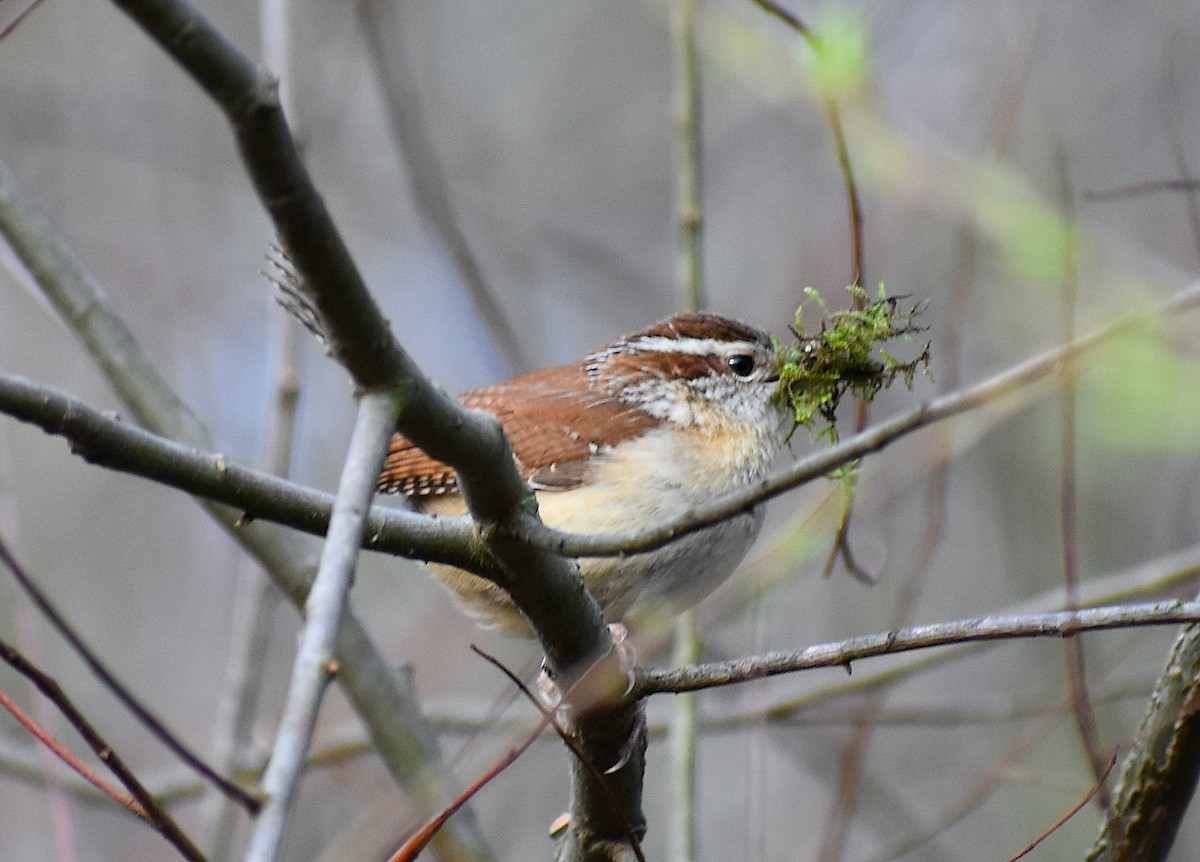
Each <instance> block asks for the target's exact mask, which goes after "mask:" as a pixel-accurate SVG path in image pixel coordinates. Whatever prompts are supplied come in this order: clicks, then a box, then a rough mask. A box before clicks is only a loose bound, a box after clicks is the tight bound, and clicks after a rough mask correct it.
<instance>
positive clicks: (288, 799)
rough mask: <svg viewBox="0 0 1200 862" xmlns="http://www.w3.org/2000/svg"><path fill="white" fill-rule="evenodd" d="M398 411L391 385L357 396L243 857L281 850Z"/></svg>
mask: <svg viewBox="0 0 1200 862" xmlns="http://www.w3.org/2000/svg"><path fill="white" fill-rule="evenodd" d="M397 412H398V407H397V404H396V402H395V400H394V399H393V398H392V396H391V395H390V393H380V394H371V393H368V394H366V395H364V396H363V397H362V400H361V401H360V403H359V410H358V419H357V421H356V423H355V427H354V433H353V435H352V436H351V439H350V447H349V450H348V451H347V454H346V463H345V465H344V467H343V470H342V478H341V482H340V484H339V486H338V493H337V499H336V500H335V502H334V510H333V516H332V518H331V519H330V523H329V535H328V537H327V538H326V539H325V546H324V549H323V551H322V553H321V563H320V566H319V567H318V569H317V576H316V579H315V580H314V581H313V585H312V588H311V589H310V590H309V593H308V598H307V599H306V600H305V603H304V616H305V624H304V632H303V634H302V636H301V640H300V648H299V650H298V651H297V653H296V658H295V663H294V665H293V667H292V680H291V684H290V685H289V687H288V695H287V701H286V704H285V706H284V711H283V716H282V718H281V719H280V722H279V729H278V730H277V732H276V736H275V746H274V749H273V750H272V752H271V759H270V761H269V763H268V765H267V771H266V773H265V774H264V775H263V781H262V786H263V790H264V792H265V793H266V794H267V797H268V799H267V804H266V805H265V806H264V807H263V810H262V811H261V812H260V813H259V816H258V819H257V820H256V821H255V824H254V833H253V835H252V836H251V839H250V846H249V849H248V850H247V853H246V860H247V862H273V860H275V859H277V858H279V854H280V849H281V847H282V843H283V833H284V828H285V825H286V822H287V816H288V813H289V811H290V809H291V805H292V799H293V798H294V796H295V792H296V787H297V785H298V783H299V779H300V773H301V770H302V769H303V767H304V761H305V757H306V756H307V754H308V746H309V744H310V741H311V739H312V733H313V729H314V728H315V727H316V722H317V711H318V709H319V708H320V705H321V699H322V697H323V695H324V693H325V689H326V687H327V685H328V683H329V681H330V680H331V679H332V678H333V676H334V675H335V674H336V673H337V662H336V660H335V659H334V651H335V643H336V641H337V636H338V627H339V625H340V623H341V620H342V616H343V613H344V612H345V607H346V596H347V594H348V593H349V591H350V583H351V577H352V575H353V574H354V568H355V563H356V562H357V559H358V551H359V546H360V545H361V543H362V535H363V530H364V528H365V524H366V517H365V515H366V510H367V509H368V507H369V505H370V501H371V496H372V495H373V494H374V493H375V480H376V477H378V476H379V469H380V467H381V465H382V464H383V458H384V456H385V455H386V454H387V447H388V441H389V440H390V439H391V436H392V429H393V428H395V427H396V414H397Z"/></svg>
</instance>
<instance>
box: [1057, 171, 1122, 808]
mask: <svg viewBox="0 0 1200 862" xmlns="http://www.w3.org/2000/svg"><path fill="white" fill-rule="evenodd" d="M1058 169H1059V179H1060V189H1059V197H1060V204H1061V207H1062V212H1063V220H1064V222H1065V223H1066V224H1067V226H1068V228H1069V230H1068V231H1067V239H1066V242H1065V244H1064V248H1063V277H1062V288H1063V290H1062V293H1063V296H1062V315H1063V328H1062V336H1063V340H1064V341H1067V342H1068V343H1069V342H1072V341H1074V340H1075V317H1076V314H1077V312H1078V293H1079V272H1078V261H1077V260H1076V254H1077V247H1076V242H1075V237H1074V233H1073V230H1074V227H1075V205H1074V195H1073V193H1072V191H1071V183H1070V176H1069V174H1068V172H1067V162H1066V154H1065V153H1061V152H1060V154H1059V159H1058ZM1075 378H1076V374H1075V369H1074V364H1073V363H1072V362H1071V360H1067V361H1066V363H1065V364H1064V368H1063V403H1062V426H1061V437H1060V440H1061V447H1062V448H1061V457H1062V468H1061V471H1060V475H1059V496H1060V500H1061V506H1060V509H1061V511H1060V513H1059V514H1060V522H1059V528H1060V534H1061V545H1062V574H1063V587H1064V589H1065V592H1066V596H1067V601H1066V605H1065V607H1066V609H1067V610H1076V609H1077V608H1078V607H1079V563H1078V554H1077V551H1078V545H1079V535H1078V532H1079V530H1078V524H1077V522H1078V508H1079V499H1078V496H1079V495H1078V488H1077V485H1078V479H1077V476H1076V470H1075V461H1076V457H1077V453H1076V429H1075V424H1076V410H1077V408H1076V403H1077V388H1076V385H1075ZM1063 647H1064V649H1065V656H1066V662H1067V680H1068V682H1069V684H1070V689H1071V708H1072V710H1071V711H1072V713H1073V714H1074V716H1075V725H1076V727H1078V729H1079V738H1080V741H1081V742H1082V743H1083V750H1084V754H1085V755H1086V757H1087V760H1088V764H1089V766H1090V767H1091V770H1092V777H1093V778H1094V779H1095V780H1096V790H1095V791H1094V795H1095V797H1096V801H1097V803H1098V804H1099V805H1100V810H1101V816H1103V817H1104V818H1105V819H1108V818H1109V812H1110V809H1111V807H1112V800H1111V799H1110V797H1109V794H1108V788H1107V787H1106V786H1105V785H1104V780H1105V777H1106V776H1107V775H1108V772H1109V770H1110V769H1111V768H1112V764H1111V763H1109V764H1108V766H1107V767H1106V766H1105V763H1106V762H1107V761H1109V760H1110V758H1109V757H1108V756H1107V755H1106V754H1105V752H1104V751H1102V750H1101V746H1100V731H1099V728H1098V727H1097V724H1096V712H1095V710H1094V709H1093V708H1092V703H1091V699H1090V696H1089V694H1088V683H1087V662H1086V660H1085V656H1084V652H1083V638H1071V639H1070V640H1068V641H1066V642H1065V643H1064V644H1063ZM1114 827H1115V824H1114Z"/></svg>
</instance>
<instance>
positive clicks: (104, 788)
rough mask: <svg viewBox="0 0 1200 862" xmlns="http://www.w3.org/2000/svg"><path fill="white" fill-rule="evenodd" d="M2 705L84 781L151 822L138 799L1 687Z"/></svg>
mask: <svg viewBox="0 0 1200 862" xmlns="http://www.w3.org/2000/svg"><path fill="white" fill-rule="evenodd" d="M0 705H3V707H4V708H5V709H7V710H8V711H9V713H10V714H11V715H12V717H13V718H15V719H16V720H17V721H18V722H20V724H21V726H22V727H24V728H25V729H26V730H28V731H29V732H30V733H31V734H33V736H34V738H36V739H37V741H38V742H40V743H41V744H42V747H43V748H44V749H47V750H49V751H51V752H53V753H54V755H55V756H56V757H58V759H59V760H61V761H62V762H63V763H65V764H66V765H67V766H69V767H70V768H71V769H73V770H74V771H75V772H76V773H78V774H79V776H80V777H81V778H82V779H83V780H84V781H86V782H87V783H88V784H90V785H91V786H92V787H94V788H96V789H97V790H99V791H100V792H101V793H103V794H104V795H105V796H106V797H108V798H109V799H111V800H112V801H113V802H116V803H117V804H118V805H120V806H121V807H122V808H126V809H128V810H130V811H132V812H133V813H134V814H136V815H137V816H138V817H140V818H141V819H143V820H145V821H146V822H147V823H149V822H150V818H149V817H147V816H146V810H145V809H144V808H142V806H141V804H139V803H138V801H137V800H136V799H134V798H133V797H132V796H130V795H129V794H128V793H125V792H123V791H120V790H118V789H117V788H115V787H113V786H112V785H111V784H109V783H108V782H107V781H105V780H104V779H103V778H101V777H100V776H99V775H97V774H96V773H95V772H93V771H92V769H91V768H90V767H88V765H87V764H86V763H84V762H83V761H81V760H80V759H79V758H78V757H76V756H75V755H74V754H72V753H71V751H70V750H69V749H68V748H67V747H66V746H65V745H63V744H62V743H61V742H59V741H58V740H57V739H55V738H54V737H53V736H51V735H50V733H49V731H47V730H46V729H45V728H43V727H41V726H40V725H39V724H38V723H37V722H36V721H34V720H33V718H32V717H31V716H29V715H27V714H26V713H25V711H24V710H23V709H21V707H19V706H17V704H16V703H14V702H13V700H12V698H10V697H9V696H8V695H7V694H6V693H5V692H4V690H3V689H0Z"/></svg>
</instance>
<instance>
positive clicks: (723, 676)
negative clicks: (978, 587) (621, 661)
mask: <svg viewBox="0 0 1200 862" xmlns="http://www.w3.org/2000/svg"><path fill="white" fill-rule="evenodd" d="M1190 622H1200V601H1193V602H1183V601H1171V602H1152V603H1148V604H1140V605H1118V606H1114V607H1105V608H1089V609H1086V610H1078V611H1062V612H1059V613H1051V614H1024V615H1020V616H990V617H979V618H976V619H968V620H958V621H956V622H949V623H937V624H933V625H927V626H912V627H910V628H904V629H897V630H895V631H891V632H885V633H883V634H875V635H864V636H862V637H857V638H850V639H849V640H845V641H839V642H837V643H830V644H818V645H815V646H810V647H808V648H806V649H803V650H800V651H799V652H790V653H783V652H775V653H768V654H766V655H763V656H752V657H749V658H744V659H734V660H732V661H724V662H710V663H707V664H699V665H692V666H691V667H683V668H674V669H671V670H642V671H640V672H639V673H638V675H637V680H636V681H635V683H634V686H633V692H632V695H633V696H635V697H646V696H648V695H652V694H659V693H671V694H678V693H679V692H683V691H698V690H699V689H704V688H713V687H716V686H722V685H732V684H734V683H739V682H749V681H750V680H755V679H762V678H764V677H768V676H777V675H779V674H783V673H793V672H795V671H800V670H810V669H812V668H818V667H844V668H846V669H847V670H849V667H850V665H851V663H852V662H855V661H860V660H862V659H865V658H873V657H875V656H880V655H893V654H895V653H902V652H909V651H911V650H919V649H929V648H931V647H939V646H953V645H956V644H964V643H977V642H981V641H995V640H1011V639H1014V638H1036V637H1074V636H1076V635H1078V634H1080V633H1081V632H1087V631H1102V630H1107V629H1116V628H1131V627H1134V626H1160V625H1172V624H1179V623H1190Z"/></svg>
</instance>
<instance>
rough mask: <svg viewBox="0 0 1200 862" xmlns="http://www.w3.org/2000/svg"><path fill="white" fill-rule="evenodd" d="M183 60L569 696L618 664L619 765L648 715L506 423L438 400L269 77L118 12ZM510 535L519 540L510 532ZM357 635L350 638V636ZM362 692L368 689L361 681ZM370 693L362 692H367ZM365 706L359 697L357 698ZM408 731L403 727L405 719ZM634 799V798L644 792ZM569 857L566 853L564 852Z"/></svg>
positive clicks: (615, 735)
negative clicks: (385, 311)
mask: <svg viewBox="0 0 1200 862" xmlns="http://www.w3.org/2000/svg"><path fill="white" fill-rule="evenodd" d="M114 2H115V3H116V5H117V6H119V7H120V8H121V9H123V10H124V11H125V12H126V13H127V14H129V15H130V17H131V18H132V19H133V20H134V21H136V22H137V23H138V24H139V25H140V26H141V27H143V28H144V29H145V30H146V31H147V32H148V33H149V34H150V35H151V37H152V38H153V39H154V40H155V41H157V42H158V43H159V45H160V47H162V48H163V49H164V50H165V51H166V52H167V53H168V54H170V55H171V56H172V57H173V58H174V59H175V60H176V61H177V62H178V63H179V64H180V66H182V67H183V69H184V70H185V71H186V72H187V73H188V74H189V75H190V76H191V78H192V79H193V81H195V83H197V84H198V85H199V86H200V87H201V88H202V89H203V90H204V91H205V92H206V93H208V95H209V96H210V97H212V99H213V100H214V101H215V102H216V103H217V104H218V106H219V107H220V108H221V110H222V111H223V112H224V113H225V115H226V118H227V119H228V121H229V123H230V126H231V128H232V130H233V133H234V137H235V139H236V140H237V143H238V146H239V149H240V151H241V155H242V159H243V161H244V163H245V167H246V170H247V172H248V174H249V176H250V178H251V180H252V181H253V183H254V185H255V188H256V190H257V192H258V195H259V198H260V201H261V203H262V205H263V207H264V208H265V209H266V211H267V212H268V214H269V215H270V216H271V218H272V221H273V222H274V226H275V228H276V231H277V233H278V236H279V237H280V241H281V243H282V244H283V246H284V249H285V251H286V252H287V254H288V255H289V257H290V259H291V260H292V262H293V263H294V264H295V265H296V268H297V270H298V271H299V274H300V275H301V276H302V282H303V284H302V287H303V290H304V291H305V294H306V295H307V296H308V298H309V299H311V300H312V302H313V304H314V305H315V306H316V308H317V309H318V311H319V313H320V316H321V319H322V323H323V324H324V328H325V329H326V331H327V334H328V336H329V340H328V345H329V348H330V350H331V352H332V354H333V355H334V356H335V357H336V358H337V359H338V360H339V361H340V362H341V363H342V364H343V365H344V366H345V367H346V368H347V369H348V370H349V371H350V373H351V375H352V376H353V378H354V381H355V383H356V384H357V385H358V387H359V389H360V390H361V391H364V392H365V391H372V390H376V389H379V390H385V391H387V392H388V394H389V395H390V397H392V398H394V399H395V401H396V404H397V405H398V407H399V411H400V412H399V416H398V421H397V425H398V429H399V430H400V431H401V432H403V433H404V434H405V436H407V437H408V438H409V439H410V440H411V441H412V442H413V443H414V444H416V445H417V446H419V447H420V448H421V449H423V450H424V451H425V452H426V453H427V454H429V455H430V456H431V457H433V458H435V459H437V460H440V461H443V462H445V463H447V464H449V465H450V466H452V467H453V468H454V469H455V472H456V473H457V476H458V482H459V486H460V488H461V490H462V495H463V498H464V500H465V501H466V503H467V507H468V509H469V510H470V513H471V516H472V518H474V520H475V521H476V523H478V524H479V525H480V527H481V529H482V531H483V534H484V535H485V537H487V548H488V551H489V553H491V554H492V555H493V556H494V557H495V558H496V560H497V562H498V571H497V576H496V578H495V581H496V583H497V584H498V585H499V586H500V587H502V588H503V589H505V590H506V591H507V592H508V594H509V595H510V596H511V597H512V599H513V601H514V602H515V603H516V604H517V605H518V607H520V608H521V610H522V611H523V612H524V614H525V616H526V617H527V618H528V619H529V621H530V623H531V624H532V627H533V628H534V630H535V631H536V632H537V634H538V638H539V640H540V642H541V644H542V647H543V648H544V650H545V652H546V657H547V661H548V663H549V665H550V667H551V668H552V669H553V670H554V671H555V672H556V674H557V676H558V679H559V681H560V684H565V683H569V682H571V681H573V680H574V679H575V678H576V676H577V675H578V674H580V673H581V672H582V671H583V669H585V668H587V667H589V666H591V664H592V663H593V662H594V661H596V660H597V659H598V657H601V658H602V657H606V656H607V657H608V658H607V659H605V663H606V665H607V666H608V673H606V674H601V676H602V677H603V678H604V680H605V683H606V685H609V686H610V688H609V689H607V690H606V691H604V692H603V693H601V692H590V694H591V695H593V697H594V698H595V699H593V700H592V701H590V703H589V706H591V705H593V704H594V706H592V708H591V710H590V711H588V712H585V711H584V710H583V709H581V710H580V711H579V712H580V714H579V715H578V716H577V719H576V724H575V730H576V732H578V733H579V734H580V740H581V744H582V745H583V747H584V749H585V750H586V751H587V752H588V755H589V756H590V757H592V758H593V760H595V761H596V762H603V763H616V762H618V760H619V758H620V754H621V751H622V750H623V749H624V748H625V747H626V744H627V741H628V740H629V738H630V736H631V735H632V734H634V733H635V732H636V729H637V722H636V714H637V708H636V705H635V704H634V703H633V702H632V701H629V700H626V699H622V698H621V697H620V691H621V688H622V682H621V680H622V678H623V674H622V673H621V671H620V669H619V668H618V667H617V661H616V658H615V657H612V656H610V649H611V646H612V638H611V637H610V635H609V632H608V629H607V628H606V626H605V625H604V619H603V615H602V614H601V612H600V608H599V606H598V605H597V604H596V601H595V600H594V599H593V598H592V597H591V595H590V594H588V592H587V591H586V590H584V589H581V588H580V582H579V577H578V571H577V567H576V566H575V564H574V563H573V562H572V561H570V560H568V559H564V558H563V557H561V556H559V555H557V554H553V553H549V552H547V551H544V550H541V549H538V548H536V547H534V546H532V545H530V544H529V543H527V542H524V541H522V540H520V539H519V538H514V536H515V535H517V534H519V533H520V529H519V528H520V527H521V526H522V525H527V524H528V525H538V524H540V521H538V518H537V515H536V513H535V512H534V511H533V510H532V507H531V506H530V505H529V503H530V501H531V500H532V492H530V490H529V489H528V488H527V487H526V486H525V484H524V482H522V481H521V477H520V474H519V472H518V470H517V465H516V462H515V460H514V459H513V457H512V452H511V449H510V448H509V446H508V443H507V440H506V439H505V437H504V433H503V431H502V429H501V427H500V423H499V422H498V421H497V420H496V419H495V417H492V416H489V415H486V414H482V413H480V412H478V411H468V410H465V409H464V408H463V407H462V406H461V405H460V404H459V403H458V402H457V401H455V400H454V399H453V398H451V397H450V396H449V395H447V394H446V393H445V392H444V391H443V390H441V389H439V388H437V387H435V386H434V385H433V384H432V383H431V382H430V381H429V379H428V378H427V377H426V376H425V375H424V373H422V372H421V370H420V369H419V368H418V367H417V366H416V364H415V363H413V362H412V360H411V359H410V358H409V356H408V354H407V353H405V351H404V350H403V348H401V347H400V345H399V344H398V343H397V342H396V341H395V339H394V338H393V337H392V335H391V332H390V330H389V328H388V325H387V321H386V320H385V319H384V318H383V316H382V314H381V313H380V312H379V309H378V307H377V306H376V304H375V302H374V300H373V299H372V297H371V296H370V294H369V293H368V292H367V289H366V285H365V284H364V282H363V280H362V278H361V275H360V274H359V272H358V270H357V268H356V267H355V266H354V262H353V260H352V259H351V257H350V253H349V251H348V250H347V248H346V247H345V244H344V243H343V242H342V240H341V237H340V235H339V234H338V231H337V229H336V226H335V225H334V223H333V221H332V218H331V217H330V215H329V212H328V211H327V210H326V208H325V205H324V203H323V201H322V200H321V197H320V195H319V194H318V192H317V191H316V188H315V186H314V185H313V183H312V180H311V178H310V177H309V175H308V173H307V170H306V169H305V167H304V164H303V161H302V159H301V158H300V154H299V152H298V150H297V148H296V145H295V141H294V140H293V138H292V136H291V133H290V130H289V129H288V125H287V121H286V119H285V117H284V116H283V113H282V111H281V110H280V108H279V103H278V98H277V94H276V92H275V88H274V86H273V83H272V81H271V79H270V77H269V76H268V75H267V73H266V72H265V71H264V70H262V69H260V68H259V67H258V66H257V65H256V64H255V63H253V62H252V61H251V60H250V59H249V58H248V57H247V56H246V55H244V54H243V53H241V52H240V51H239V50H238V49H237V48H236V47H235V46H234V45H233V44H232V43H231V42H230V41H229V40H228V39H227V38H226V37H225V36H224V34H222V33H221V32H220V31H219V30H217V29H216V28H215V27H214V26H213V25H212V24H211V23H210V22H209V21H208V20H207V19H205V18H204V16H203V15H202V14H201V13H200V12H199V11H197V10H196V9H195V8H193V7H192V6H190V5H189V4H188V3H187V2H186V0H114ZM500 525H505V526H508V525H513V527H514V528H515V529H512V530H505V531H499V530H498V529H497V528H498V527H499V526H500ZM350 631H352V629H351V628H350V627H349V626H346V627H344V628H343V629H342V633H343V635H345V634H346V633H347V632H350ZM358 681H359V682H365V680H363V679H361V678H360V679H359V680H358ZM354 688H355V689H356V690H359V691H361V689H359V688H358V686H355V687H354ZM352 696H353V695H352ZM396 720H397V721H399V720H400V719H399V718H398V717H397V719H396ZM641 774H642V759H641V756H640V753H639V754H638V755H637V756H634V757H631V758H629V759H628V761H627V762H625V764H624V765H623V766H622V767H621V768H620V769H618V770H616V771H615V772H614V773H612V774H608V775H606V776H605V781H606V783H608V784H610V785H611V786H614V787H615V786H618V785H621V786H622V787H621V789H622V792H620V793H618V794H617V795H618V796H619V798H621V799H622V800H630V801H631V803H632V804H631V809H630V811H629V812H628V816H627V818H626V819H627V820H628V821H630V822H635V821H639V820H640V819H641V817H642V815H641V812H640V809H639V808H638V800H640V788H641ZM573 775H574V776H575V779H576V781H575V785H574V787H575V796H574V798H575V799H576V800H577V801H578V804H579V806H580V807H579V809H578V810H577V812H576V814H577V821H576V822H578V823H581V824H582V823H587V824H588V826H589V828H590V829H592V830H594V831H591V832H588V833H586V834H585V833H584V832H583V831H582V829H581V828H576V827H575V826H574V825H573V826H572V828H571V830H570V831H569V833H568V834H569V838H568V840H567V841H566V842H564V844H563V845H562V847H565V848H566V852H567V853H568V855H572V854H573V853H574V852H575V851H576V850H578V851H579V852H580V853H582V852H584V850H585V848H586V847H587V846H589V845H590V843H591V842H593V841H600V842H603V841H605V840H606V839H607V838H608V837H610V836H611V837H614V838H616V839H617V840H619V839H620V837H621V835H622V834H623V833H622V832H620V830H619V829H617V828H616V824H615V822H614V821H613V820H612V819H611V818H609V817H607V816H606V813H605V812H599V813H597V812H596V811H595V810H590V809H589V808H588V807H587V801H588V800H589V799H592V798H594V797H595V793H596V791H595V788H594V787H590V786H589V785H590V783H591V779H590V776H580V773H579V772H578V771H577V770H576V771H575V772H574V773H573ZM631 791H632V792H631ZM560 849H561V848H560Z"/></svg>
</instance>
